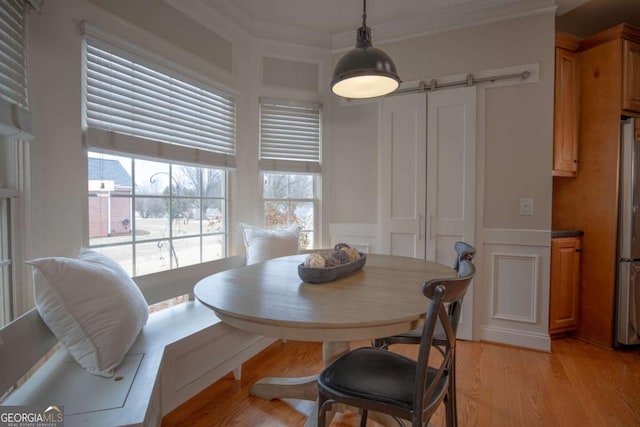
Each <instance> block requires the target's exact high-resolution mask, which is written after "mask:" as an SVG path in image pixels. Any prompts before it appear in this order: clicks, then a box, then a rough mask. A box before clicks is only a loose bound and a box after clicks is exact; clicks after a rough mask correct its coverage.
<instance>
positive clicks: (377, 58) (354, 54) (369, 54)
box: [331, 0, 400, 99]
mask: <svg viewBox="0 0 640 427" xmlns="http://www.w3.org/2000/svg"><path fill="white" fill-rule="evenodd" d="M398 86H400V77H398V73H397V71H396V66H395V64H394V63H393V61H392V60H391V58H390V57H389V55H387V54H386V53H384V52H383V51H382V50H380V49H377V48H375V47H373V45H372V44H371V28H369V27H367V0H363V12H362V27H360V28H358V33H357V38H356V47H355V48H353V49H351V50H350V51H349V52H347V53H346V54H345V55H344V56H343V57H342V58H340V60H339V61H338V63H337V64H336V68H335V70H334V72H333V81H332V82H331V91H332V92H333V93H335V94H336V95H338V96H342V97H343V98H353V99H356V98H375V97H376V96H383V95H387V94H389V93H391V92H393V91H394V90H396V89H397V88H398Z"/></svg>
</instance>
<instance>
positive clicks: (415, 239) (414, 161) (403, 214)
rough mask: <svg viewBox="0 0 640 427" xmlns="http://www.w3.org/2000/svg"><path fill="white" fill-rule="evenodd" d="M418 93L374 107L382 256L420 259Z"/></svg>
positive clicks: (421, 127) (421, 117) (421, 112)
mask: <svg viewBox="0 0 640 427" xmlns="http://www.w3.org/2000/svg"><path fill="white" fill-rule="evenodd" d="M426 109H427V102H426V96H425V94H424V93H417V94H411V95H403V96H392V97H388V98H385V99H383V100H382V105H381V108H380V114H381V117H380V124H381V127H380V130H381V140H380V151H379V159H380V160H379V163H380V175H379V176H380V180H379V188H380V228H381V230H380V231H381V233H380V234H381V244H382V251H383V252H384V253H388V254H392V255H401V256H408V257H413V258H422V259H424V257H425V248H426V245H425V240H424V239H425V197H426V192H425V179H426V162H427V153H426V150H427V147H426V139H427V135H426V123H425V122H426V119H427V110H426Z"/></svg>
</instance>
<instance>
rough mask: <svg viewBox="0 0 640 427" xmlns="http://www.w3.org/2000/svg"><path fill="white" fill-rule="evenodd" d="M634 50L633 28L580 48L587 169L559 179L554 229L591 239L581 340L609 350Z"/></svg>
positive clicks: (638, 32) (638, 39)
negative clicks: (623, 125) (623, 123)
mask: <svg viewBox="0 0 640 427" xmlns="http://www.w3.org/2000/svg"><path fill="white" fill-rule="evenodd" d="M634 45H640V28H636V27H633V26H630V25H627V24H620V25H617V26H615V27H613V28H611V29H609V30H605V31H603V32H601V33H598V34H596V35H594V36H591V37H589V38H587V39H584V40H582V41H580V48H579V55H580V56H579V60H580V147H579V150H580V169H579V171H578V174H577V175H576V177H575V178H572V179H565V178H561V177H554V179H553V200H552V203H553V210H552V227H553V228H554V229H563V228H570V229H578V230H582V231H583V232H584V235H583V237H582V244H583V246H584V248H585V251H584V253H583V254H582V256H581V260H580V262H581V264H582V265H581V267H580V268H581V276H580V298H579V307H580V310H579V312H580V313H579V314H580V316H579V318H580V323H579V325H578V328H577V330H576V331H575V335H576V336H577V337H578V338H580V339H582V340H584V341H587V342H590V343H593V344H596V345H599V346H602V347H607V348H610V347H612V346H613V342H614V337H613V331H614V318H615V298H616V273H617V268H618V263H617V249H618V245H617V236H618V216H619V215H618V210H619V208H618V205H619V197H618V195H619V193H618V192H619V184H620V178H619V170H620V169H619V164H620V119H621V118H622V117H624V116H632V117H640V110H638V111H637V112H634V111H635V110H634V111H631V110H629V109H628V108H637V107H633V106H632V102H631V101H630V100H631V99H633V96H630V95H629V94H630V93H633V91H636V90H638V86H637V85H639V84H640V83H638V81H640V75H639V74H638V71H637V69H638V67H639V65H638V59H639V58H638V53H637V52H635V53H634V52H632V48H633V49H635V48H636V47H635V46H634ZM627 47H628V48H627ZM632 63H633V64H634V65H630V64H632ZM633 69H636V71H633ZM630 76H633V82H629V81H627V82H626V83H625V80H627V78H629V77H630ZM625 87H626V89H623V88H625ZM632 88H635V89H632ZM623 94H624V97H623ZM635 96H636V97H637V95H635Z"/></svg>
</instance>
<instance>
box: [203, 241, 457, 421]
mask: <svg viewBox="0 0 640 427" xmlns="http://www.w3.org/2000/svg"><path fill="white" fill-rule="evenodd" d="M305 256H306V255H304V254H300V255H292V256H287V257H282V258H275V259H272V260H268V261H265V262H262V263H258V264H252V265H248V266H245V267H240V268H236V269H232V270H227V271H223V272H220V273H216V274H213V275H211V276H208V277H205V278H204V279H202V280H200V281H199V282H198V283H197V284H196V286H195V288H194V293H195V296H196V298H198V300H200V301H201V302H202V303H203V304H205V305H207V306H208V307H209V308H211V309H212V310H213V311H214V312H215V314H216V315H217V316H218V317H219V318H220V320H222V321H223V322H225V323H227V324H229V325H231V326H233V327H236V328H238V329H242V330H244V331H247V332H252V333H255V334H259V335H264V336H269V337H275V338H280V339H285V340H298V341H317V342H322V343H323V360H324V363H325V365H328V364H329V363H331V362H332V361H333V360H335V359H336V358H338V357H339V356H340V355H342V354H344V353H346V352H348V351H349V342H350V341H358V340H368V339H373V338H379V337H384V336H389V335H395V334H398V333H402V332H406V331H409V330H411V329H414V328H416V327H417V326H419V324H420V323H421V321H422V319H423V318H424V316H425V313H426V310H427V306H428V301H427V299H426V298H425V297H424V296H423V295H422V284H423V283H424V282H425V281H428V280H431V279H436V278H445V277H455V276H456V272H455V270H453V269H452V268H451V267H448V266H446V265H443V264H439V263H436V262H432V261H425V260H421V259H417V258H408V257H401V256H395V255H379V254H368V255H366V257H367V259H366V263H365V266H364V267H363V268H362V269H360V270H357V271H355V272H353V273H351V274H349V275H347V276H345V277H343V278H340V279H338V280H335V281H333V282H327V283H322V284H309V283H305V282H303V281H302V280H301V279H300V277H299V276H298V265H299V264H301V263H302V262H303V261H304V258H305ZM250 393H251V394H252V395H254V396H258V397H262V398H265V399H274V398H296V399H306V400H316V398H317V387H316V376H310V377H304V378H265V379H262V380H260V381H258V382H257V383H256V384H254V385H253V386H252V388H251V390H250ZM311 418H312V417H310V420H309V421H310V423H308V424H307V425H313V424H314V422H315V420H311Z"/></svg>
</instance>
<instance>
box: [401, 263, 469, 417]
mask: <svg viewBox="0 0 640 427" xmlns="http://www.w3.org/2000/svg"><path fill="white" fill-rule="evenodd" d="M459 267H460V268H459V271H458V277H454V278H448V279H434V280H430V281H428V282H425V283H424V285H423V286H422V293H423V294H424V296H426V297H427V298H429V300H430V302H429V308H428V310H427V314H426V319H425V322H424V326H423V329H422V338H421V340H420V350H419V353H418V367H417V376H416V383H415V386H416V389H415V394H414V399H415V400H414V405H413V408H414V411H415V414H414V416H415V417H421V418H422V421H423V422H426V421H427V419H428V415H429V414H431V413H432V412H433V406H434V405H438V404H439V403H440V402H441V401H442V398H443V397H444V395H445V393H446V392H447V388H448V387H447V386H444V387H441V388H438V387H437V385H438V384H439V383H440V379H441V378H442V377H443V376H444V375H447V371H448V370H449V367H450V363H451V361H452V360H453V354H454V352H455V346H456V335H455V331H454V329H453V326H452V325H451V321H450V318H449V313H447V310H446V309H445V306H444V304H445V303H451V304H453V303H459V302H460V301H462V298H464V295H465V294H466V293H467V289H469V284H470V283H471V280H472V279H473V276H474V275H475V267H474V266H473V264H472V263H471V262H470V261H468V260H462V261H461V262H460V266H459ZM437 322H441V324H442V327H443V328H442V329H443V330H444V331H445V335H446V339H445V342H444V343H442V345H441V346H440V347H439V349H438V350H439V352H440V353H441V354H442V361H441V362H440V364H439V366H438V369H437V371H436V374H435V376H431V375H429V376H428V375H427V374H428V372H429V366H432V367H434V366H436V365H435V364H434V363H429V362H430V361H429V356H430V354H431V351H432V348H433V347H432V343H433V334H434V330H435V327H436V323H437ZM435 394H437V395H438V397H437V398H436V399H433V396H434V395H435ZM428 402H432V405H431V406H430V407H428V406H427V404H428Z"/></svg>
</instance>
